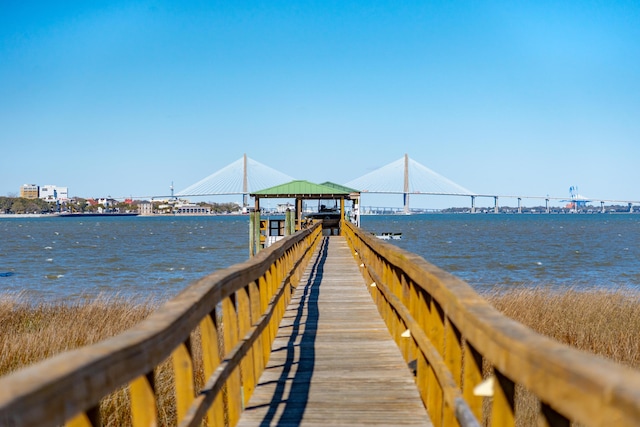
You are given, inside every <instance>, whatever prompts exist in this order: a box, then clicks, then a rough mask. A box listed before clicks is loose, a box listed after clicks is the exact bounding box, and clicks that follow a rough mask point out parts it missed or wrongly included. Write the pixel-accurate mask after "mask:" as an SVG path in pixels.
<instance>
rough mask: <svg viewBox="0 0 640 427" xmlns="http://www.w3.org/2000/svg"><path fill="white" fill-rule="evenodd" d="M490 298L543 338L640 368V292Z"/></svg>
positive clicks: (546, 292) (523, 292)
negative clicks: (543, 336)
mask: <svg viewBox="0 0 640 427" xmlns="http://www.w3.org/2000/svg"><path fill="white" fill-rule="evenodd" d="M484 296H485V298H487V299H488V300H489V302H490V303H491V304H492V305H493V306H494V307H495V308H497V309H498V310H500V311H501V312H502V313H504V314H505V315H506V316H508V317H510V318H512V319H514V320H516V321H517V322H520V323H522V324H524V325H526V326H528V327H529V328H531V329H533V330H534V331H536V332H538V333H540V334H542V335H546V336H548V337H550V338H553V339H555V340H557V341H559V342H561V343H563V344H567V345H569V346H571V347H574V348H577V349H580V350H584V351H587V352H590V353H594V354H597V355H600V356H602V357H605V358H607V359H610V360H613V361H615V362H618V363H620V364H623V365H626V366H629V367H631V368H635V369H638V368H640V339H639V338H640V336H639V333H640V292H635V291H631V290H628V289H616V290H604V289H593V290H587V291H581V290H578V289H566V290H562V291H559V290H554V289H551V288H548V289H546V288H543V289H518V290H512V291H507V292H504V291H495V292H492V293H490V294H488V295H484Z"/></svg>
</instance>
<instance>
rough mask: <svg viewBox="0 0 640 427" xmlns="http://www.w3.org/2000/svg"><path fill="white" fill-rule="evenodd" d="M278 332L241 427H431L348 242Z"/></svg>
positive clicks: (330, 257) (326, 253) (323, 258)
mask: <svg viewBox="0 0 640 427" xmlns="http://www.w3.org/2000/svg"><path fill="white" fill-rule="evenodd" d="M277 332H278V334H277V337H276V340H275V341H274V344H273V347H272V353H271V358H270V360H269V364H268V365H267V367H266V369H265V372H264V373H263V375H262V377H261V378H260V381H259V384H258V386H257V387H256V390H255V392H254V394H253V396H252V398H251V400H250V401H249V404H248V406H247V408H246V410H245V412H244V413H243V415H242V417H241V420H240V423H239V424H238V425H239V426H243V427H246V426H255V425H262V426H265V425H280V426H287V425H296V426H297V425H302V426H314V425H329V424H333V425H336V424H344V425H346V424H348V425H398V426H403V425H421V426H425V425H431V423H430V421H429V418H428V416H427V413H426V410H425V409H424V406H423V404H422V402H421V400H420V396H419V393H418V390H417V387H416V386H415V383H414V379H413V375H412V374H411V372H410V370H409V368H408V367H407V366H406V363H405V362H404V360H403V358H402V355H401V353H400V350H399V349H398V347H397V346H396V344H395V343H394V341H393V339H392V338H391V336H390V334H389V332H388V330H387V328H386V326H385V324H384V322H383V321H382V319H381V318H380V316H379V314H378V312H377V309H376V306H375V304H374V303H373V302H372V300H371V296H370V295H369V293H368V291H367V285H366V283H365V282H364V279H363V278H362V275H361V274H360V271H359V269H358V265H357V264H356V262H355V261H354V259H353V257H352V256H351V253H350V250H349V248H348V246H347V244H346V241H345V240H344V238H343V237H339V236H331V237H327V238H325V242H324V243H323V244H322V245H321V247H320V249H319V251H318V252H317V253H316V255H315V256H314V259H312V261H311V263H310V265H309V267H308V268H307V271H306V272H305V275H304V276H303V278H302V281H301V283H300V285H299V286H298V288H297V290H296V292H295V294H294V295H293V298H292V301H291V304H290V305H289V306H288V307H287V310H286V312H285V315H284V318H283V320H282V322H281V324H280V327H279V329H278V331H277Z"/></svg>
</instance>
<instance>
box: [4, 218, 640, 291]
mask: <svg viewBox="0 0 640 427" xmlns="http://www.w3.org/2000/svg"><path fill="white" fill-rule="evenodd" d="M362 227H363V228H364V229H365V230H368V231H371V232H401V233H402V234H403V236H402V240H394V241H392V243H393V244H396V245H398V246H400V247H402V248H404V249H407V250H409V251H411V252H415V253H417V254H419V255H421V256H422V257H424V258H425V259H426V260H428V261H429V262H431V263H433V264H435V265H437V266H438V267H441V268H443V269H445V270H447V271H449V272H451V273H453V274H455V275H457V276H459V277H460V278H462V279H464V280H465V281H467V282H468V283H469V284H471V285H472V286H473V287H474V288H476V289H477V290H479V291H481V292H482V291H483V290H486V289H489V288H494V287H495V286H504V287H518V286H527V287H530V286H549V287H565V286H573V287H578V288H587V287H589V288H592V287H598V288H620V287H630V288H634V289H635V288H638V286H639V285H640V248H639V247H638V245H637V242H638V237H639V236H640V234H639V233H640V215H483V214H477V215H438V214H433V215H412V216H366V217H363V220H362ZM248 230H249V224H248V218H247V217H246V216H211V217H173V216H172V217H124V218H108V217H106V218H105V217H94V218H12V219H0V293H7V292H9V293H18V292H21V293H23V294H24V295H25V296H27V297H29V298H30V299H33V300H34V301H37V300H47V299H59V298H64V299H74V298H79V297H82V298H86V297H93V296H96V295H99V294H113V293H117V294H120V295H124V296H131V297H136V298H153V299H159V300H162V299H166V298H168V297H171V296H173V295H175V294H176V293H178V292H179V291H180V290H181V289H183V288H184V287H186V286H187V285H188V284H189V283H191V282H192V281H194V280H195V279H198V278H200V277H202V276H205V275H206V274H208V273H211V272H213V271H216V270H219V269H222V268H225V267H228V266H231V265H233V264H235V263H238V262H242V261H245V260H246V259H247V258H248V246H249V245H248Z"/></svg>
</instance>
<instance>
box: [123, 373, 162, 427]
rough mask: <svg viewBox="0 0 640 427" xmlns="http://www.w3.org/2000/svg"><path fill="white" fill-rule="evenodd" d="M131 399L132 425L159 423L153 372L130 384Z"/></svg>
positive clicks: (142, 425)
mask: <svg viewBox="0 0 640 427" xmlns="http://www.w3.org/2000/svg"><path fill="white" fill-rule="evenodd" d="M129 395H130V399H131V425H132V426H133V427H151V426H156V425H158V416H157V412H158V410H157V406H156V398H155V377H154V374H153V372H150V373H148V374H147V375H142V376H140V377H138V378H137V379H135V380H133V381H132V382H131V383H130V384H129Z"/></svg>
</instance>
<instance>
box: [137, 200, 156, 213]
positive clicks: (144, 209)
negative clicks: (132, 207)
mask: <svg viewBox="0 0 640 427" xmlns="http://www.w3.org/2000/svg"><path fill="white" fill-rule="evenodd" d="M138 213H140V215H153V204H152V203H148V202H142V203H138Z"/></svg>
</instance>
